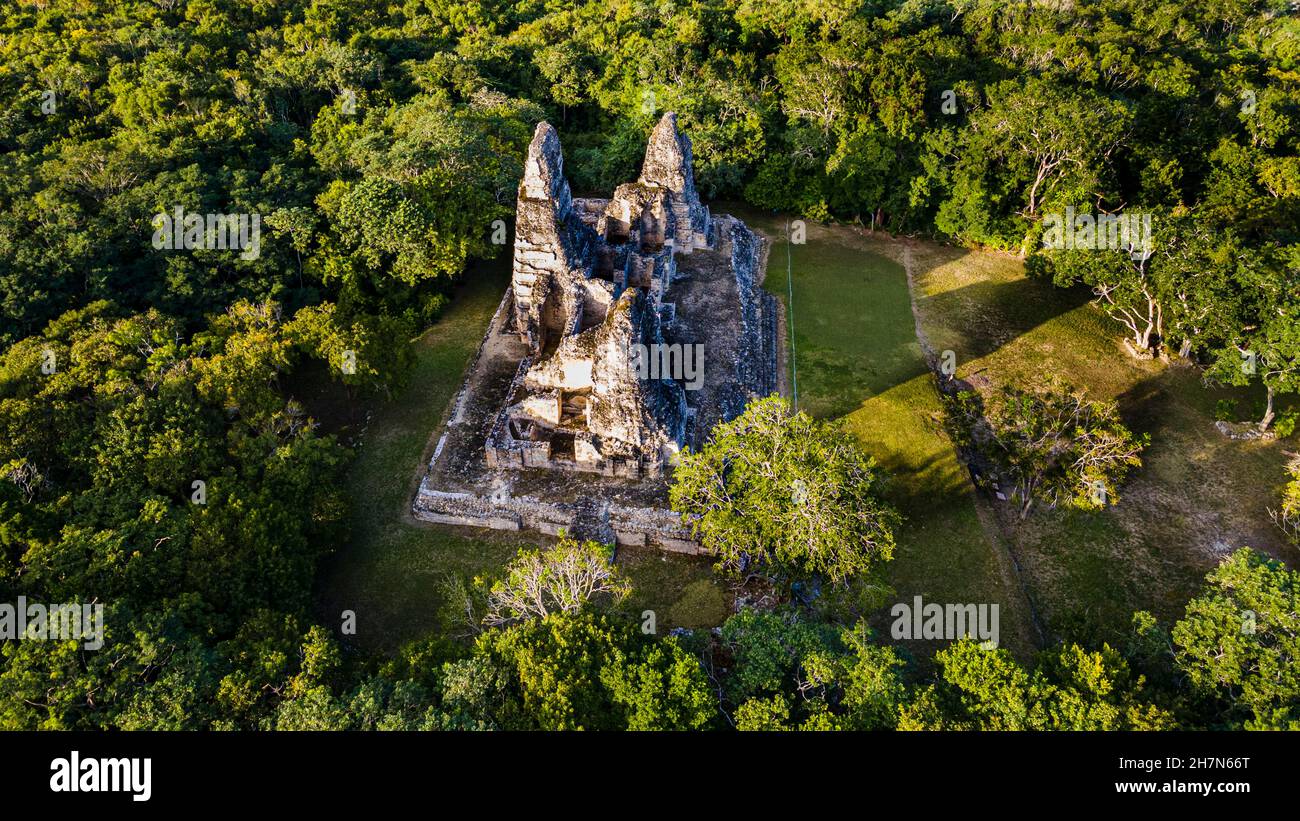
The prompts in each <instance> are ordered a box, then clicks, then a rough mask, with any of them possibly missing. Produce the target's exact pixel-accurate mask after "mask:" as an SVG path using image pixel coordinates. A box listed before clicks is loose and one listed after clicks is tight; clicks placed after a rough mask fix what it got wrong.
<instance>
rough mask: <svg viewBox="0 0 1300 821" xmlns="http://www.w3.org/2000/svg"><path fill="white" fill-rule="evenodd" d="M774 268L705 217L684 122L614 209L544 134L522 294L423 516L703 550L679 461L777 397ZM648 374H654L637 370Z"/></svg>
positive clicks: (471, 374)
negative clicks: (679, 491) (684, 451)
mask: <svg viewBox="0 0 1300 821" xmlns="http://www.w3.org/2000/svg"><path fill="white" fill-rule="evenodd" d="M765 260H766V241H765V240H763V239H762V238H760V237H758V236H756V235H755V234H754V233H753V232H751V231H750V230H749V229H748V228H747V227H746V226H745V225H744V223H742V222H740V221H739V220H737V219H734V218H732V217H727V216H725V215H720V216H719V217H718V218H717V219H716V220H715V219H714V218H713V217H712V216H711V215H710V214H709V211H708V209H707V208H706V207H705V206H704V205H703V204H702V203H701V202H700V201H699V195H698V193H697V192H696V189H695V181H694V177H693V167H692V157H691V145H690V140H689V139H687V138H686V136H685V135H683V134H681V133H680V132H679V131H678V130H677V123H676V118H675V117H674V116H673V115H671V114H669V115H665V117H664V118H663V119H662V120H661V121H660V122H659V123H658V125H657V126H656V127H655V129H654V133H653V134H652V135H651V138H650V141H649V144H648V145H647V149H646V158H645V163H644V164H643V167H642V172H641V176H640V178H639V179H638V180H637V181H636V182H632V183H627V184H624V185H620V186H619V187H618V188H617V189H616V190H615V192H614V195H613V196H612V197H611V198H610V199H574V198H573V196H572V193H571V192H570V189H569V184H568V182H567V181H566V180H565V178H564V160H563V155H562V153H561V149H560V141H559V137H558V135H557V134H556V133H555V130H554V129H553V128H552V127H551V126H550V125H548V124H546V123H542V124H540V125H539V126H538V127H537V130H536V132H535V134H534V136H533V141H532V143H531V144H530V146H529V151H528V157H527V159H526V162H525V172H524V177H523V179H522V180H521V182H520V186H519V201H518V220H517V225H516V236H515V246H514V262H513V272H512V282H511V287H510V290H509V291H507V293H506V295H505V298H504V299H503V300H502V303H501V306H500V307H499V308H498V310H497V313H496V315H494V316H493V319H492V323H491V326H490V327H489V328H488V330H487V332H486V334H485V335H484V338H483V341H482V343H481V344H480V346H479V351H478V353H477V354H476V356H475V359H474V361H473V363H471V366H470V369H469V371H468V375H467V377H466V382H465V385H464V386H463V387H462V389H461V391H460V392H459V393H458V394H457V397H456V399H455V400H454V404H453V407H452V410H451V413H450V418H449V421H448V423H447V427H446V430H445V431H444V432H443V433H442V434H441V435H440V436H439V438H438V440H437V442H438V444H437V446H436V448H434V450H433V458H432V459H431V460H430V463H429V467H428V471H427V473H426V475H425V476H424V477H423V478H422V480H421V482H420V490H419V492H418V494H417V496H416V499H415V502H414V505H413V513H414V515H415V516H416V517H417V518H420V519H424V520H426V521H431V522H439V523H444V524H458V525H466V526H474V527H492V528H497V529H507V530H514V529H523V528H527V529H532V530H539V531H541V532H543V533H548V534H552V535H553V534H556V533H559V532H560V530H562V529H563V530H568V531H569V532H571V533H575V534H586V535H587V536H588V537H590V538H598V539H601V540H603V541H607V542H615V541H616V542H618V543H621V544H624V545H628V546H642V545H647V546H655V547H658V548H661V549H665V550H674V551H683V552H696V551H698V549H699V548H698V545H696V544H695V543H694V542H693V540H692V539H691V535H690V528H689V527H688V526H687V524H686V523H684V522H683V521H682V520H681V518H680V517H679V516H677V515H676V514H674V513H672V512H671V511H669V510H667V487H668V479H667V476H666V472H667V471H669V470H670V469H671V464H672V462H673V460H674V458H675V456H676V454H677V453H678V452H679V450H680V449H681V448H683V447H692V448H695V447H699V446H700V445H701V444H702V443H703V442H704V440H705V438H706V437H707V436H708V433H709V431H710V430H711V429H712V428H713V426H714V425H715V424H717V423H718V422H719V421H725V420H727V419H730V418H732V417H734V416H735V415H736V414H738V413H740V412H741V410H743V407H744V405H745V403H746V402H747V401H749V400H750V399H752V398H754V397H757V396H764V395H767V394H769V393H771V392H773V391H774V390H775V389H776V385H777V380H776V369H777V365H776V363H777V353H776V351H777V348H778V339H777V334H778V333H779V326H778V322H777V315H778V313H779V310H778V306H777V305H776V303H775V301H774V300H773V298H772V297H771V295H769V294H767V293H765V292H764V291H763V290H762V287H761V284H762V277H763V267H764V261H765ZM686 348H689V349H690V350H691V351H692V352H694V351H697V350H698V351H701V352H702V354H701V355H700V356H699V357H696V358H694V359H693V361H694V362H695V364H696V365H697V366H698V367H697V368H693V372H692V373H681V374H678V373H676V372H674V371H673V370H672V369H671V368H669V369H667V370H665V367H664V365H663V363H668V362H676V363H678V364H679V365H682V366H683V367H685V364H684V363H686V362H687V360H686V359H685V358H684V357H683V356H681V351H682V350H683V349H686ZM674 350H675V351H676V352H677V354H678V355H677V357H676V358H675V359H674V358H673V357H672V356H671V354H672V352H673V351H674ZM654 351H657V352H658V353H652V352H654ZM665 352H666V354H665ZM647 353H648V354H649V357H650V358H649V359H646V358H645V357H646V355H647ZM658 354H664V355H658ZM646 362H656V363H659V364H658V365H656V366H655V368H654V370H653V371H650V370H649V369H647V368H638V364H644V363H646ZM688 385H689V387H690V390H687V386H688Z"/></svg>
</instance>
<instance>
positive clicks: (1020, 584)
mask: <svg viewBox="0 0 1300 821" xmlns="http://www.w3.org/2000/svg"><path fill="white" fill-rule="evenodd" d="M901 242H902V243H903V259H902V263H903V271H904V273H906V275H907V296H908V303H909V305H910V306H911V308H912V322H913V324H914V325H915V328H916V341H917V344H919V345H920V346H921V355H922V356H923V357H925V364H926V366H927V367H929V369H930V373H931V375H932V376H933V377H934V381H935V390H936V391H937V392H939V393H945V392H946V391H945V389H944V386H945V384H946V380H945V379H944V376H943V372H942V371H941V370H940V365H939V354H938V352H937V351H936V350H935V349H934V345H933V344H931V342H930V337H929V336H927V335H926V333H925V327H924V326H923V325H922V324H921V312H920V309H919V308H918V307H917V297H916V279H915V276H914V275H913V273H912V268H913V266H912V243H911V241H910V240H907V239H902V240H901ZM953 450H954V451H955V452H956V454H957V461H959V462H961V464H962V465H963V466H965V467H966V468H967V470H968V471H969V469H970V464H969V462H968V461H967V460H966V458H965V456H964V455H963V454H962V452H961V449H960V448H958V447H957V446H956V444H955V443H954V444H953ZM971 481H972V485H974V479H973V478H972V480H971ZM974 490H975V498H974V504H975V515H976V516H977V517H978V518H979V522H980V528H981V529H982V530H983V531H984V537H985V538H986V539H988V541H989V543H990V544H992V545H994V546H995V547H994V554H995V555H996V556H997V559H998V570H999V571H1000V572H1001V575H1002V581H1003V583H1004V584H1005V585H1006V586H1007V587H1008V589H1011V590H1019V591H1020V595H1021V597H1022V598H1023V600H1024V604H1025V607H1026V609H1027V611H1028V613H1029V620H1030V623H1031V624H1032V625H1033V628H1034V632H1035V633H1036V634H1037V636H1038V641H1037V642H1036V645H1037V646H1038V647H1039V648H1040V649H1041V648H1043V647H1045V646H1046V645H1047V630H1046V629H1044V627H1043V622H1042V619H1041V618H1040V617H1039V615H1038V608H1037V607H1035V606H1034V599H1033V597H1032V596H1031V595H1030V594H1029V587H1028V585H1027V584H1026V583H1025V578H1024V574H1023V573H1022V571H1021V569H1020V561H1019V560H1018V559H1017V558H1016V554H1015V551H1014V550H1012V549H1011V544H1010V541H1009V540H1008V539H1007V538H1006V537H1005V536H1004V535H1003V533H1002V528H1001V527H1000V526H999V525H998V523H997V517H996V514H994V512H993V511H992V510H990V509H989V506H988V503H987V501H986V500H985V498H984V496H983V493H982V492H981V491H980V489H979V487H978V486H975V487H974Z"/></svg>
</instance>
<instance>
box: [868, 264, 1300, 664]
mask: <svg viewBox="0 0 1300 821" xmlns="http://www.w3.org/2000/svg"><path fill="white" fill-rule="evenodd" d="M868 241H869V242H874V243H876V244H877V245H882V244H881V243H879V241H877V240H870V239H869V240H868ZM912 261H913V266H914V268H913V274H914V277H915V281H916V285H917V290H918V291H919V292H920V293H919V294H918V309H919V311H920V315H921V318H922V324H923V327H924V330H925V332H926V334H927V336H928V337H929V339H930V341H931V343H932V344H933V346H934V347H935V348H936V349H937V350H940V351H942V350H945V349H946V350H952V351H953V352H954V353H955V354H956V356H957V362H958V369H957V375H958V377H960V378H963V379H967V380H969V381H973V382H974V383H975V384H977V385H992V384H997V383H1002V382H1013V383H1024V382H1027V381H1032V380H1034V379H1037V378H1040V377H1043V376H1046V375H1048V374H1056V375H1059V376H1062V377H1064V378H1065V379H1067V380H1068V381H1070V382H1072V383H1073V384H1075V385H1078V386H1081V387H1084V388H1086V389H1087V390H1088V391H1089V393H1090V394H1091V395H1093V396H1096V397H1099V398H1100V397H1105V398H1112V399H1115V400H1117V401H1118V403H1119V407H1120V411H1121V413H1122V415H1123V417H1124V419H1125V422H1126V423H1127V424H1128V425H1129V426H1130V427H1131V428H1133V429H1134V430H1135V431H1138V432H1144V433H1148V434H1150V436H1151V440H1152V442H1151V446H1150V448H1149V449H1148V450H1147V452H1146V454H1145V455H1144V463H1145V464H1144V467H1143V468H1142V469H1141V471H1139V472H1138V473H1137V474H1136V475H1135V476H1134V477H1133V478H1132V479H1131V480H1130V481H1129V482H1128V484H1127V486H1126V487H1125V488H1124V489H1123V497H1122V498H1121V499H1120V501H1119V504H1118V505H1117V506H1116V507H1113V508H1110V509H1108V510H1106V511H1104V512H1096V513H1091V512H1075V511H1051V510H1041V509H1040V510H1036V511H1035V512H1033V513H1031V515H1030V516H1029V518H1028V519H1027V520H1025V521H1023V522H1022V521H1020V520H1019V518H1018V516H1017V515H1016V514H1015V513H1014V511H1012V510H1011V508H1010V506H1008V505H1000V504H996V503H994V505H993V506H991V507H990V509H992V510H993V513H994V515H995V516H996V518H997V520H998V522H999V526H1000V529H1001V530H1002V532H1003V534H1004V536H1005V537H1006V538H1007V539H1008V540H1009V541H1010V543H1011V544H1012V546H1013V551H1014V553H1015V555H1016V556H1017V558H1018V559H1019V561H1020V563H1021V566H1022V569H1023V571H1024V578H1025V579H1026V582H1027V585H1028V587H1029V591H1030V594H1031V596H1032V598H1033V600H1034V602H1035V604H1036V606H1037V607H1038V609H1039V612H1040V615H1041V616H1042V618H1043V621H1044V623H1045V626H1046V628H1047V631H1048V633H1049V634H1050V636H1051V637H1056V638H1072V639H1077V640H1080V641H1086V642H1099V641H1110V642H1117V641H1122V640H1123V639H1124V637H1125V636H1126V635H1127V628H1128V625H1129V621H1130V618H1131V614H1132V612H1133V611H1134V610H1138V609H1146V610H1151V611H1152V612H1154V613H1155V614H1156V615H1157V616H1159V617H1161V618H1162V619H1164V620H1167V621H1168V620H1173V619H1176V618H1178V617H1179V616H1180V615H1181V612H1182V608H1183V606H1184V604H1185V603H1186V601H1187V600H1188V598H1190V597H1191V596H1192V595H1194V593H1195V592H1196V590H1197V589H1198V588H1199V586H1200V584H1201V582H1202V579H1203V577H1204V574H1205V573H1206V572H1207V571H1208V570H1209V569H1210V568H1212V567H1213V566H1214V565H1215V564H1216V563H1217V562H1218V560H1219V559H1220V558H1221V557H1222V556H1223V555H1224V554H1225V553H1227V552H1228V551H1230V550H1232V549H1235V548H1237V547H1240V546H1243V545H1249V546H1253V547H1256V548H1259V549H1261V550H1265V551H1267V552H1270V553H1272V554H1274V555H1277V556H1280V557H1283V558H1287V559H1289V560H1291V561H1294V559H1295V551H1294V549H1293V548H1289V547H1287V546H1285V544H1284V543H1283V540H1282V539H1281V538H1280V535H1279V534H1278V532H1277V531H1276V530H1275V529H1274V528H1273V526H1272V524H1271V522H1270V521H1269V518H1268V513H1267V508H1268V507H1269V506H1270V505H1275V504H1276V499H1277V490H1278V487H1279V485H1280V484H1281V482H1282V479H1283V475H1282V464H1283V462H1284V458H1285V457H1284V455H1283V453H1282V451H1283V449H1284V447H1287V446H1288V443H1280V444H1279V443H1276V442H1274V443H1259V442H1235V441H1232V440H1229V439H1227V438H1225V437H1223V436H1222V435H1221V434H1219V433H1218V432H1217V431H1216V430H1215V429H1214V427H1213V422H1214V409H1215V403H1216V401H1218V400H1219V399H1224V398H1236V399H1240V400H1242V405H1243V406H1248V405H1250V404H1252V402H1253V401H1254V400H1255V399H1256V398H1257V397H1255V396H1254V395H1253V394H1252V393H1250V392H1248V391H1228V390H1209V389H1207V388H1205V387H1204V386H1203V385H1202V384H1201V380H1200V378H1199V374H1198V373H1197V371H1196V370H1195V369H1193V368H1190V367H1187V366H1177V365H1175V366H1171V365H1169V364H1168V363H1164V362H1160V361H1152V360H1147V361H1141V360H1137V359H1135V358H1133V357H1131V356H1129V355H1128V354H1127V353H1126V352H1125V350H1124V348H1123V346H1122V344H1121V333H1120V331H1121V326H1119V324H1118V323H1115V322H1113V321H1112V320H1111V319H1109V318H1108V317H1107V316H1106V315H1105V314H1104V313H1103V312H1102V311H1101V310H1099V309H1098V308H1096V307H1095V306H1093V305H1092V304H1091V303H1090V302H1089V300H1088V294H1087V293H1086V292H1082V293H1081V292H1078V291H1065V290H1061V289H1058V288H1056V287H1054V286H1052V285H1051V284H1049V283H1044V282H1037V281H1033V280H1030V279H1027V278H1026V277H1025V275H1024V271H1023V266H1022V265H1021V263H1020V261H1019V260H1017V259H1014V258H1011V257H1007V256H1003V255H998V254H989V253H976V252H967V251H962V250H958V249H951V248H944V247H941V246H937V245H929V244H920V243H914V244H912ZM1289 446H1290V447H1294V445H1293V444H1291V445H1289ZM982 504H985V503H982Z"/></svg>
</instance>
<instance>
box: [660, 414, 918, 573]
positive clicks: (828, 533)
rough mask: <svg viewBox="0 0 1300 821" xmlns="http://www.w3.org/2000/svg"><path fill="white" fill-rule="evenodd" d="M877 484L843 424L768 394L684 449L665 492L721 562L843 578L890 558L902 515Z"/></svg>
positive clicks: (878, 475)
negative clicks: (694, 449)
mask: <svg viewBox="0 0 1300 821" xmlns="http://www.w3.org/2000/svg"><path fill="white" fill-rule="evenodd" d="M883 482H884V473H883V471H882V470H881V469H880V468H879V467H877V466H876V462H875V460H874V459H872V458H871V457H869V456H867V455H866V454H865V453H863V452H862V450H861V449H860V448H859V447H858V446H857V444H856V442H855V441H854V440H853V438H852V437H851V436H849V435H848V434H847V433H845V432H844V430H843V429H842V428H841V427H839V426H838V425H835V424H831V423H824V422H818V421H815V420H814V419H812V418H811V417H809V416H808V415H807V414H805V413H791V410H790V406H789V404H788V403H787V402H786V401H785V400H784V399H782V398H780V397H776V396H773V397H768V398H766V399H760V400H758V401H756V402H752V403H751V404H750V405H749V407H748V408H746V409H745V412H744V413H743V414H741V415H740V416H739V417H737V418H736V419H734V420H732V421H730V422H727V423H724V424H721V425H718V426H717V427H715V428H714V430H713V433H712V435H711V438H710V440H709V442H708V443H707V444H706V445H705V446H704V448H703V449H702V450H701V451H700V452H699V453H686V454H684V455H683V456H682V459H681V461H680V463H679V464H678V465H677V467H676V468H675V469H674V472H673V485H672V489H671V491H670V499H671V504H672V507H673V509H674V510H675V511H677V512H678V513H681V514H682V515H683V516H685V517H686V519H687V521H688V522H689V523H690V525H691V527H692V530H693V532H694V534H695V536H696V538H698V539H699V540H700V541H701V543H702V544H703V545H704V546H705V547H706V548H707V549H709V550H710V551H712V552H713V553H714V555H716V556H717V557H718V566H719V567H720V568H722V569H725V570H727V571H729V572H732V573H739V574H743V573H745V572H749V571H750V570H759V571H761V572H776V573H782V574H789V575H793V576H801V575H813V574H820V575H824V576H826V577H827V578H829V579H831V580H832V581H835V582H842V581H845V580H847V579H848V578H850V577H851V576H854V575H857V574H861V573H864V572H866V571H868V570H869V569H871V568H872V567H873V566H875V565H876V564H877V563H879V562H883V561H887V560H888V559H889V558H891V557H892V555H893V551H894V532H893V531H894V528H895V527H896V526H897V524H898V521H899V517H898V514H897V513H896V512H895V511H894V510H893V509H892V508H891V507H890V506H889V505H888V504H886V503H885V502H884V501H882V499H881V496H880V488H881V485H882V483H883Z"/></svg>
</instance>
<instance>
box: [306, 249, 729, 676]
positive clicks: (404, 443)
mask: <svg viewBox="0 0 1300 821" xmlns="http://www.w3.org/2000/svg"><path fill="white" fill-rule="evenodd" d="M509 281H510V268H509V258H508V257H506V258H503V259H501V260H495V261H492V262H490V263H487V264H484V265H481V266H479V267H478V268H477V269H476V270H474V271H472V272H471V273H470V274H469V275H467V277H466V281H465V283H464V284H463V285H462V286H460V287H459V289H458V291H457V293H456V295H455V297H454V298H453V300H452V301H451V304H450V305H449V306H448V308H447V310H446V311H445V313H444V314H443V316H442V318H441V319H439V320H438V322H437V323H436V324H434V326H433V327H432V328H430V329H429V330H428V331H426V332H425V333H424V334H422V335H421V336H420V337H419V338H417V339H416V340H414V341H413V343H412V344H413V346H414V354H415V364H414V367H413V368H412V371H411V373H410V374H409V377H408V379H407V384H406V387H405V388H404V389H403V390H402V391H401V392H400V393H399V394H398V395H397V396H396V397H395V398H394V399H393V400H392V401H390V402H383V401H375V402H374V403H373V404H372V406H371V407H369V408H368V409H367V412H368V414H369V418H368V420H367V423H366V432H365V434H364V435H363V436H362V437H361V442H360V446H359V447H358V449H357V455H356V459H355V461H354V462H353V464H352V465H351V468H350V473H349V479H348V495H349V498H350V499H351V502H352V505H353V509H352V515H351V540H350V542H349V543H348V544H347V545H344V546H341V547H340V549H339V550H338V551H337V552H336V553H335V554H334V555H333V556H331V557H330V559H329V560H327V561H326V562H325V563H324V565H323V566H322V569H321V572H320V574H319V578H318V582H317V588H318V589H317V602H318V610H319V614H320V617H321V619H322V620H323V622H324V623H325V624H327V625H328V624H339V623H340V613H341V612H342V611H344V610H352V611H354V612H355V613H356V616H357V634H356V635H355V636H345V637H343V639H344V640H345V641H347V642H348V643H349V644H351V645H352V646H354V647H356V648H358V649H361V650H363V651H367V652H370V651H373V652H382V653H389V652H392V651H394V650H396V649H397V648H398V647H400V646H401V645H402V644H404V643H406V642H408V641H410V640H413V639H416V638H420V637H422V636H423V635H425V634H427V633H428V632H429V631H430V630H434V629H439V628H444V627H445V625H443V624H442V623H440V614H441V612H442V611H443V610H444V609H445V608H444V606H443V601H442V599H443V596H442V591H441V587H442V584H443V582H444V581H445V580H446V579H447V578H448V577H449V576H452V575H460V576H462V577H465V578H471V577H474V576H476V575H483V576H491V575H492V574H494V573H495V572H496V571H497V570H499V569H500V568H501V567H502V566H503V565H504V564H505V563H506V562H507V561H508V560H509V559H510V557H511V556H513V555H514V554H515V552H516V551H517V550H518V549H519V548H520V547H521V546H533V545H536V544H539V543H542V542H543V541H545V540H546V537H543V536H541V535H540V534H533V533H504V532H501V531H493V530H480V529H470V528H448V527H443V526H438V525H432V524H428V523H425V522H420V521H417V520H416V519H414V518H413V517H412V516H411V515H410V504H411V500H412V498H413V497H414V494H415V489H416V485H417V482H418V471H419V469H420V468H421V466H422V465H424V464H425V463H427V462H428V459H429V457H430V456H431V455H432V446H433V439H432V437H433V434H434V432H435V430H436V429H437V428H438V427H439V425H440V423H441V421H442V419H443V415H444V414H445V412H446V411H447V407H448V405H449V403H450V402H451V399H452V397H453V396H454V395H455V393H456V391H457V390H458V389H459V387H460V383H461V377H462V375H463V373H464V370H465V368H466V366H467V365H468V364H469V361H470V359H471V358H472V357H473V355H474V351H475V350H476V349H477V348H478V344H479V341H480V339H481V338H482V336H483V332H484V330H486V328H487V324H488V321H489V320H490V319H491V317H492V313H493V312H494V311H495V310H496V307H497V304H498V302H499V301H500V300H501V295H502V293H504V291H505V288H506V286H507V285H508V283H509ZM619 561H620V564H621V565H622V566H623V568H624V570H625V571H626V572H627V573H628V575H629V576H630V577H631V579H632V583H633V585H634V588H635V593H634V595H633V597H632V599H631V601H630V602H629V606H630V607H634V608H636V610H637V612H640V611H641V610H644V609H652V610H654V611H655V613H656V617H657V622H658V625H659V629H660V631H661V632H662V631H663V630H665V629H671V628H672V627H675V626H687V627H697V626H708V625H711V624H717V623H720V622H721V621H722V620H723V619H724V618H725V616H726V607H727V602H726V599H725V596H724V591H723V589H722V587H721V586H719V585H717V584H715V583H714V582H713V581H712V579H711V576H712V573H711V570H710V564H709V562H707V561H702V560H699V559H692V558H690V557H684V556H676V555H673V556H665V555H661V554H660V553H659V552H657V551H630V550H624V551H620V554H619Z"/></svg>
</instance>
